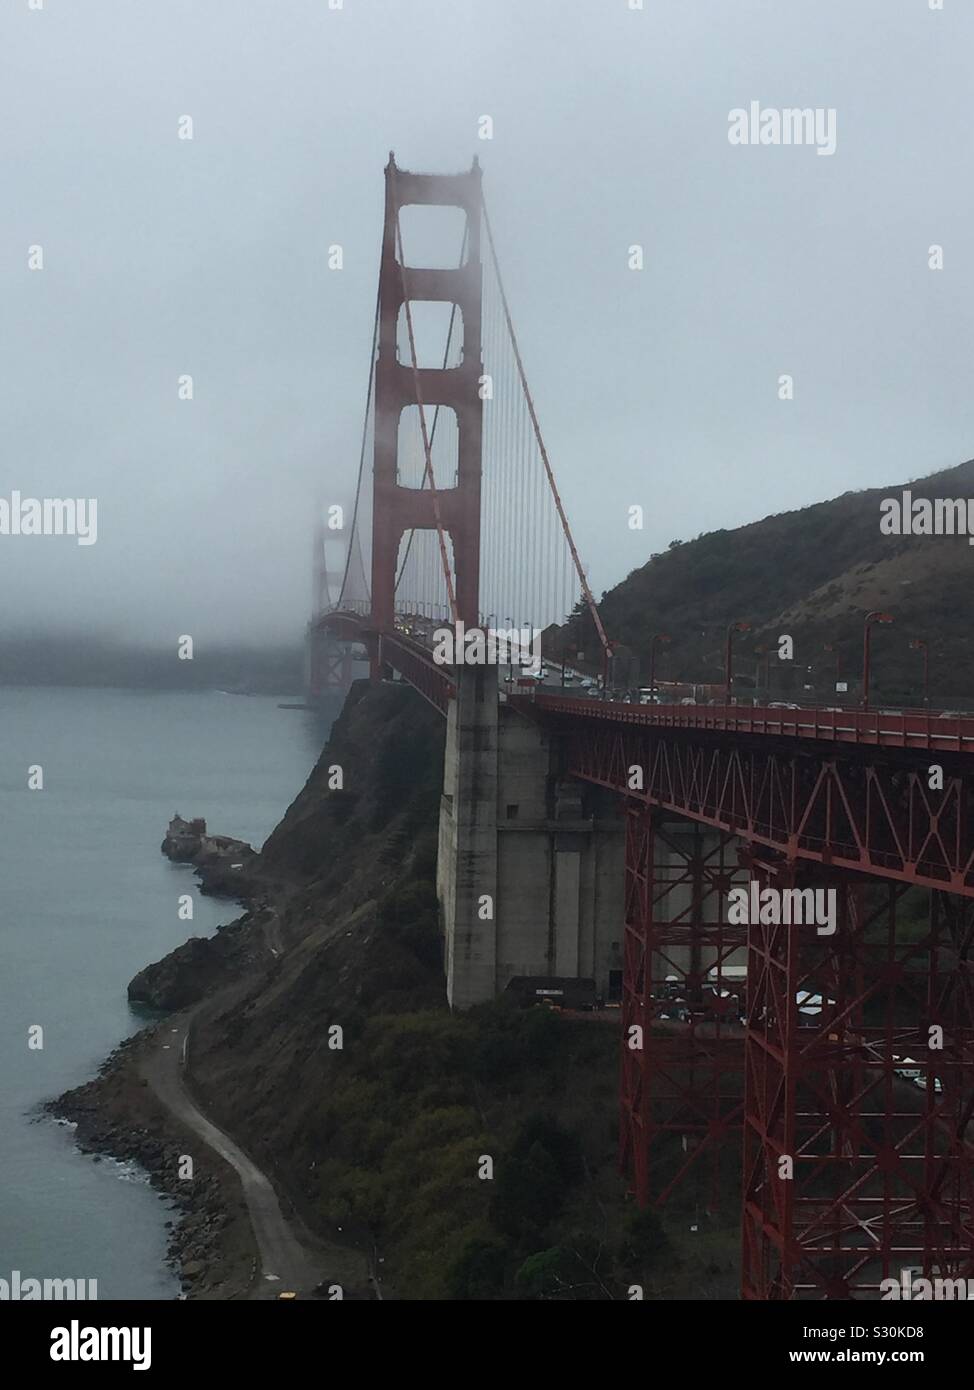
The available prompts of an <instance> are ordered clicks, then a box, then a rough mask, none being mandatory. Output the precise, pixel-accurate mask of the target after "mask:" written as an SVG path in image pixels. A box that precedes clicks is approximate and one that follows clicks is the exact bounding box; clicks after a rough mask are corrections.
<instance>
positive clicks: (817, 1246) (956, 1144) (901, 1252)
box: [742, 862, 974, 1300]
mask: <svg viewBox="0 0 974 1390" xmlns="http://www.w3.org/2000/svg"><path fill="white" fill-rule="evenodd" d="M798 872H799V877H798V878H796V870H795V866H794V865H792V866H788V865H784V864H781V865H776V864H773V863H770V862H765V863H763V864H759V863H755V865H754V873H755V877H756V880H757V882H758V883H759V885H760V886H761V887H762V888H767V887H772V888H775V889H778V890H780V889H782V888H787V887H793V886H795V884H796V882H797V883H798V884H799V885H801V886H809V885H810V884H814V886H815V887H818V888H821V887H825V888H826V889H829V890H831V891H833V892H834V893H835V895H836V898H835V902H836V907H837V929H836V931H835V933H834V934H833V935H821V934H819V933H818V931H817V930H816V928H815V927H814V926H784V925H775V924H773V923H761V922H760V921H758V922H752V923H751V924H750V925H749V952H748V991H747V995H748V998H747V1034H746V1042H745V1072H746V1114H745V1127H744V1136H745V1137H744V1192H743V1198H744V1205H743V1231H742V1237H743V1262H742V1295H743V1297H744V1298H747V1299H763V1300H776V1299H850V1298H852V1299H862V1298H865V1299H869V1298H877V1297H879V1296H880V1281H881V1280H883V1279H891V1278H892V1279H897V1280H899V1279H900V1277H901V1272H902V1271H903V1270H904V1269H905V1268H910V1269H913V1270H915V1271H916V1272H917V1277H920V1275H921V1273H922V1276H923V1277H927V1278H929V1277H932V1276H935V1275H941V1276H943V1277H945V1278H955V1277H962V1278H967V1277H970V1276H972V1275H974V1152H972V1150H971V1148H970V1146H969V1144H968V1143H967V1141H966V1137H965V1136H966V1133H967V1129H968V1125H969V1122H970V1119H971V1113H972V1108H974V1087H972V1066H971V1063H972V1060H974V989H972V965H971V959H970V953H971V946H972V939H974V930H972V927H974V912H972V905H971V904H970V903H969V902H968V901H966V900H963V899H960V898H958V897H955V896H952V895H949V894H945V893H935V894H932V895H931V901H932V910H931V914H930V921H929V924H928V925H921V926H919V927H918V926H917V924H916V923H915V922H912V921H909V920H906V919H905V918H904V916H903V912H902V905H903V898H904V896H905V893H906V890H905V889H904V888H903V887H902V886H901V885H898V884H894V883H886V884H877V883H875V882H867V881H865V880H863V879H862V878H861V877H858V876H857V877H855V878H854V877H852V876H850V875H844V876H843V875H836V874H835V873H834V871H829V870H827V869H824V868H823V869H820V870H818V871H817V873H816V871H810V870H806V871H804V872H803V871H802V870H801V868H800V866H799V871H798ZM898 909H899V912H898ZM799 1000H801V1005H800V1003H799ZM937 1028H939V1029H942V1046H941V1047H937V1046H931V1041H933V1042H936V1041H938V1039H939V1035H938V1034H937V1032H936V1031H933V1032H932V1031H931V1030H935V1029H937ZM908 1061H909V1063H910V1064H911V1065H907V1062H908ZM911 1070H913V1071H916V1072H917V1073H918V1074H919V1076H920V1078H921V1081H922V1086H918V1085H917V1084H916V1083H915V1082H913V1081H911V1080H910V1079H909V1078H908V1077H906V1076H904V1075H902V1073H903V1072H909V1071H911Z"/></svg>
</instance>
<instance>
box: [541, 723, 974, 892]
mask: <svg viewBox="0 0 974 1390" xmlns="http://www.w3.org/2000/svg"><path fill="white" fill-rule="evenodd" d="M578 703H583V702H578ZM539 713H540V711H539ZM553 723H554V725H555V727H557V728H561V729H563V730H564V731H565V733H566V735H567V744H568V768H569V771H570V772H571V773H572V774H573V775H574V776H576V777H581V778H583V779H584V780H586V781H590V782H596V783H598V784H599V785H600V786H604V787H612V788H614V789H615V790H617V791H618V792H620V793H621V794H623V795H628V796H634V797H636V798H637V799H642V800H644V801H645V802H646V803H647V804H652V805H655V806H661V807H663V808H664V809H666V810H670V811H673V812H674V813H676V814H677V815H683V816H688V817H690V818H691V819H693V820H697V821H702V822H704V823H705V824H707V825H712V826H714V827H715V828H717V829H719V830H724V831H727V832H728V833H730V834H733V835H737V836H739V837H740V838H741V839H743V840H744V841H746V842H747V843H749V844H757V845H765V846H768V847H769V848H771V849H774V850H776V851H778V852H779V853H780V854H782V855H783V856H784V857H785V858H786V859H788V860H793V859H807V860H812V861H816V862H818V863H825V864H831V865H832V866H833V867H835V868H845V869H857V870H860V871H863V872H866V873H870V874H878V875H880V876H882V877H884V878H893V879H898V880H901V881H903V882H906V883H914V884H922V885H923V886H925V887H929V888H942V889H943V888H947V889H950V891H951V892H954V893H961V894H963V895H965V896H968V897H970V896H974V815H972V811H974V768H971V767H967V764H968V762H969V761H974V760H970V759H969V757H968V756H964V757H958V756H957V755H949V754H944V755H940V758H939V763H938V765H939V766H941V767H942V769H943V789H942V790H936V791H933V790H930V788H929V781H930V777H929V769H930V767H931V765H932V759H931V757H930V755H927V756H924V755H923V754H921V753H919V752H908V751H906V750H897V751H896V752H895V753H893V752H891V751H890V752H883V751H881V750H879V749H876V748H870V749H864V748H841V749H830V750H825V749H823V748H821V747H820V746H818V745H816V744H812V743H809V744H807V745H803V746H801V747H800V748H796V747H795V746H794V745H793V744H788V743H784V742H782V741H779V740H776V739H772V738H769V737H766V736H752V737H750V738H745V737H744V736H742V735H739V736H737V737H735V738H730V737H728V736H726V735H717V736H715V735H713V734H707V733H701V732H690V731H687V732H683V731H679V732H677V731H671V730H666V729H639V728H632V727H628V726H625V725H618V726H614V725H612V724H608V723H599V722H596V721H587V720H586V721H577V720H574V719H566V718H565V716H555V718H554V720H553ZM631 767H639V768H640V769H641V771H642V785H643V788H644V790H642V791H639V792H632V791H630V790H629V780H630V778H629V769H630V768H631Z"/></svg>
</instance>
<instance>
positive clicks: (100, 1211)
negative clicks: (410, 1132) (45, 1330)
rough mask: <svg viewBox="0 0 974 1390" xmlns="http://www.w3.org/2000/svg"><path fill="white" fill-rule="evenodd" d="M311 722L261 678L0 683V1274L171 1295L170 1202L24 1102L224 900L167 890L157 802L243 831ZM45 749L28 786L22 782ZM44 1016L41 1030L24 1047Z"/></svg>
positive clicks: (286, 798) (122, 1011)
mask: <svg viewBox="0 0 974 1390" xmlns="http://www.w3.org/2000/svg"><path fill="white" fill-rule="evenodd" d="M323 734H324V730H323V728H322V726H321V725H320V724H319V723H318V722H317V721H316V718H315V716H313V715H311V714H308V713H304V712H300V711H294V710H281V709H278V708H277V702H276V700H275V699H273V698H265V697H238V696H231V695H222V694H219V693H216V692H214V693H207V694H183V693H178V694H161V693H144V692H138V691H120V690H69V689H50V688H46V689H38V690H30V689H15V688H0V870H2V881H0V1278H9V1274H10V1271H12V1270H14V1269H19V1270H20V1271H21V1273H22V1275H24V1276H27V1275H30V1276H33V1277H36V1278H44V1277H49V1278H72V1277H73V1278H86V1279H92V1278H95V1279H97V1280H98V1294H99V1297H100V1298H113V1297H115V1298H117V1297H126V1298H171V1297H175V1295H176V1293H177V1292H178V1285H177V1283H176V1281H175V1280H174V1279H173V1277H172V1276H171V1274H170V1273H169V1271H168V1270H167V1269H166V1266H165V1247H166V1231H165V1226H164V1223H165V1221H166V1220H167V1219H168V1218H169V1209H168V1207H167V1204H166V1203H165V1202H164V1201H163V1200H162V1199H160V1198H159V1197H158V1196H157V1195H156V1194H155V1193H154V1192H153V1191H152V1189H151V1188H150V1187H149V1186H148V1185H147V1184H146V1182H145V1181H144V1178H143V1177H142V1176H140V1175H139V1174H137V1173H136V1174H133V1173H128V1174H127V1173H126V1171H125V1170H124V1169H123V1168H122V1167H121V1165H118V1164H115V1163H112V1162H106V1161H102V1162H95V1161H94V1160H93V1159H92V1158H90V1157H85V1156H83V1155H82V1154H80V1153H79V1152H78V1151H77V1149H76V1148H75V1147H74V1144H73V1142H72V1131H71V1129H70V1128H69V1127H67V1126H64V1125H58V1124H56V1123H55V1122H53V1121H50V1120H46V1119H45V1120H41V1121H40V1122H38V1121H37V1120H36V1118H35V1116H34V1115H33V1114H32V1112H34V1111H35V1110H36V1107H37V1105H38V1103H39V1102H41V1101H43V1100H45V1099H47V1098H49V1097H51V1096H55V1095H57V1094H59V1093H60V1092H61V1091H63V1090H66V1089H67V1088H68V1087H71V1086H75V1085H78V1084H80V1083H81V1082H83V1081H86V1080H88V1079H89V1078H90V1077H91V1076H92V1075H93V1074H94V1072H95V1071H96V1069H97V1067H98V1065H99V1063H100V1062H101V1061H102V1060H103V1059H104V1057H105V1056H106V1055H107V1053H108V1052H110V1051H111V1050H112V1048H113V1047H114V1046H115V1045H116V1044H117V1043H118V1042H119V1041H120V1040H121V1039H122V1038H123V1037H126V1036H127V1035H128V1034H130V1033H133V1032H136V1031H138V1029H139V1028H140V1027H143V1026H144V1024H145V1022H146V1016H145V1015H144V1014H140V1013H139V1012H138V1011H137V1010H135V1009H133V1008H131V1007H130V1006H129V1004H128V1002H127V999H126V994H125V990H126V986H127V984H128V982H129V980H130V979H131V978H132V976H133V975H134V974H135V973H136V971H137V970H139V969H141V967H142V966H143V965H145V964H147V962H149V961H152V960H158V959H159V957H160V956H162V955H165V953H166V952H167V951H169V950H171V949H172V948H173V947H174V946H177V945H178V944H179V943H180V942H181V941H184V940H185V939H186V937H187V936H190V935H195V936H206V935H210V934H211V933H212V932H213V931H215V929H216V927H217V925H218V924H219V923H221V922H227V921H231V920H232V919H233V918H234V917H235V916H238V915H239V912H240V909H239V908H238V907H237V906H236V905H235V904H233V903H227V902H220V901H215V900H213V899H210V898H204V897H202V896H201V895H200V894H198V893H197V894H196V895H195V908H194V913H195V915H194V920H193V921H192V922H180V921H179V920H178V918H177V915H176V908H177V898H178V896H179V894H181V893H185V892H190V891H192V890H193V888H194V887H195V883H196V880H195V878H194V877H193V876H192V873H191V871H190V870H188V869H187V868H186V867H185V866H179V865H172V864H170V863H169V862H168V860H166V859H165V858H164V857H163V855H162V854H161V853H160V852H159V845H160V843H161V841H162V837H163V834H164V833H165V829H166V825H167V823H168V821H169V818H170V816H171V815H172V814H173V813H174V812H175V811H179V812H180V814H182V815H183V816H186V817H189V816H205V817H206V820H207V825H208V827H209V828H210V829H211V830H213V831H215V832H217V833H219V834H227V835H235V836H237V837H239V838H240V839H243V840H248V841H249V842H250V843H251V844H253V845H255V846H259V845H260V844H261V843H262V842H263V840H264V839H266V837H267V835H268V834H269V833H270V831H271V830H272V829H273V828H274V826H275V825H276V823H277V822H278V820H280V818H281V816H282V815H283V814H284V811H285V810H286V808H287V806H288V804H289V803H290V801H291V800H292V799H293V797H294V796H295V795H296V793H297V792H298V791H299V790H300V788H301V787H302V786H303V784H304V782H305V779H306V778H307V775H308V773H309V771H310V769H311V767H312V764H313V762H314V760H315V758H316V757H317V754H318V751H319V749H320V747H321V743H322V739H323ZM31 764H40V765H41V766H42V768H43V775H44V789H43V790H42V791H30V790H28V787H27V777H28V767H29V766H30V765H31ZM32 1024H41V1025H42V1026H43V1028H44V1048H43V1050H42V1051H31V1050H29V1049H28V1047H27V1037H28V1028H29V1027H30V1026H31V1025H32Z"/></svg>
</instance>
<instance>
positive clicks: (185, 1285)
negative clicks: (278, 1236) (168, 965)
mask: <svg viewBox="0 0 974 1390" xmlns="http://www.w3.org/2000/svg"><path fill="white" fill-rule="evenodd" d="M159 1026H161V1025H155V1026H152V1027H150V1028H148V1029H144V1030H143V1031H142V1032H141V1033H136V1034H135V1035H134V1036H133V1037H131V1038H127V1039H126V1040H125V1041H124V1042H123V1043H121V1044H120V1045H119V1047H117V1048H116V1049H115V1051H114V1052H113V1053H112V1054H111V1056H110V1057H109V1058H108V1059H107V1061H106V1062H105V1063H104V1064H103V1065H102V1067H101V1069H100V1070H99V1073H98V1075H97V1076H96V1077H95V1078H94V1080H92V1081H89V1082H86V1083H85V1085H83V1086H79V1087H77V1088H76V1089H75V1090H73V1091H68V1092H66V1093H65V1094H64V1095H62V1096H58V1097H57V1098H56V1099H55V1100H52V1101H48V1102H47V1104H46V1105H45V1107H44V1108H45V1110H46V1111H47V1112H48V1113H49V1114H51V1115H53V1116H56V1117H57V1118H58V1119H61V1120H68V1121H70V1122H71V1123H73V1124H74V1125H75V1126H76V1128H75V1133H74V1141H75V1143H76V1144H77V1146H78V1148H79V1149H80V1150H81V1151H82V1153H87V1154H92V1155H94V1156H95V1158H96V1160H97V1159H98V1158H101V1157H111V1158H113V1159H117V1160H120V1161H123V1162H131V1163H136V1164H138V1166H139V1167H140V1168H141V1169H142V1170H143V1171H144V1172H145V1173H146V1174H147V1176H148V1179H149V1182H150V1184H151V1186H152V1187H153V1188H155V1190H156V1191H157V1192H159V1193H160V1195H162V1196H165V1197H166V1198H168V1199H169V1200H170V1201H171V1202H172V1203H173V1211H172V1219H171V1220H170V1221H167V1223H166V1224H167V1226H168V1228H169V1236H168V1242H167V1252H166V1254H167V1263H168V1264H169V1265H170V1267H171V1268H172V1269H173V1272H174V1273H175V1274H176V1275H177V1277H178V1278H179V1281H180V1286H181V1290H182V1294H181V1296H183V1297H193V1298H205V1297H208V1296H209V1297H214V1298H220V1299H227V1298H234V1297H237V1298H239V1297H245V1296H246V1294H247V1292H248V1291H249V1288H250V1286H251V1283H252V1280H253V1276H254V1258H255V1252H254V1248H253V1239H252V1236H251V1235H250V1231H249V1221H248V1218H247V1214H246V1208H245V1206H244V1204H243V1200H242V1197H241V1195H240V1191H239V1184H238V1183H237V1179H236V1175H235V1174H234V1173H233V1172H232V1170H230V1169H229V1168H228V1167H227V1166H226V1165H225V1164H223V1163H222V1162H221V1161H220V1160H219V1159H217V1158H216V1156H215V1155H212V1156H211V1155H210V1154H209V1152H206V1153H204V1154H203V1155H201V1156H199V1157H197V1158H196V1159H195V1172H194V1177H193V1181H192V1182H186V1181H185V1180H183V1179H181V1178H180V1177H179V1161H180V1157H181V1155H183V1154H185V1153H187V1152H191V1153H193V1154H194V1155H196V1154H197V1153H198V1151H199V1144H198V1142H197V1141H195V1140H194V1139H193V1138H192V1137H191V1136H189V1135H188V1134H186V1133H185V1131H183V1130H182V1128H181V1126H179V1125H178V1124H177V1123H175V1122H174V1121H173V1119H172V1117H171V1116H170V1115H169V1114H168V1112H166V1111H165V1110H164V1109H163V1108H162V1106H160V1105H159V1104H158V1103H157V1102H156V1101H155V1098H154V1097H153V1096H152V1093H151V1092H150V1090H149V1088H148V1086H147V1085H146V1083H145V1081H144V1080H143V1079H142V1078H141V1077H140V1076H139V1075H138V1062H139V1059H140V1056H141V1055H142V1053H143V1052H144V1050H145V1049H146V1047H147V1046H148V1045H149V1044H150V1042H151V1040H152V1039H153V1038H154V1036H155V1033H156V1031H157V1028H158V1027H159Z"/></svg>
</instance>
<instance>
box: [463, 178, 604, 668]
mask: <svg viewBox="0 0 974 1390" xmlns="http://www.w3.org/2000/svg"><path fill="white" fill-rule="evenodd" d="M483 213H484V228H485V230H486V232H487V244H488V246H489V247H490V258H491V264H492V265H493V267H494V274H495V275H496V277H497V288H498V290H499V291H500V297H501V304H502V305H503V308H504V318H505V320H506V322H507V332H508V336H509V337H510V340H511V347H512V348H513V349H514V360H515V362H516V364H517V373H518V376H519V377H520V380H521V390H522V391H523V392H524V399H525V401H526V402H527V407H528V413H529V414H530V416H531V424H532V426H533V428H534V437H535V439H536V441H537V444H538V449H539V451H540V453H541V461H542V463H543V464H544V469H545V473H546V474H547V477H548V486H549V487H550V489H551V495H552V497H553V498H554V502H555V506H556V508H557V509H558V516H559V517H560V519H561V525H562V529H563V531H564V533H565V539H566V540H567V542H568V546H569V549H570V550H571V554H572V561H573V563H574V565H575V571H576V573H577V574H578V579H579V583H580V584H581V586H582V594H583V595H584V597H585V602H586V604H587V605H588V610H589V613H590V614H591V615H592V621H593V623H594V624H595V630H596V632H597V633H598V637H599V641H600V642H601V643H602V649H603V652H604V653H605V655H606V657H609V656H611V655H612V643H611V642H610V641H609V638H608V637H607V636H606V631H605V628H604V627H603V626H602V619H601V617H600V615H599V610H598V607H597V605H596V602H595V599H594V598H593V596H592V590H591V589H590V588H589V585H588V580H587V579H586V577H585V570H584V568H583V567H582V562H581V560H580V559H579V556H578V551H577V550H576V549H575V541H574V538H573V536H572V531H571V527H570V526H569V524H568V517H567V516H566V515H565V509H564V507H563V506H562V503H561V497H560V495H559V493H558V488H557V486H556V484H555V475H554V473H553V472H552V470H551V464H550V462H549V460H548V451H547V449H546V448H545V444H544V439H543V438H542V436H541V426H540V424H539V423H538V415H537V411H536V410H535V408H534V400H533V399H532V396H531V391H530V389H529V387H528V379H527V376H526V374H525V371H524V363H523V361H522V359H521V350H520V348H519V347H518V342H517V335H516V334H515V332H514V323H513V321H512V319H511V311H510V308H509V306H508V303H507V295H506V293H505V291H504V281H503V279H502V278H501V271H500V265H499V264H498V260H497V249H496V247H495V246H494V234H493V232H492V231H491V226H490V218H489V217H488V216H487V205H486V203H484V204H483Z"/></svg>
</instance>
